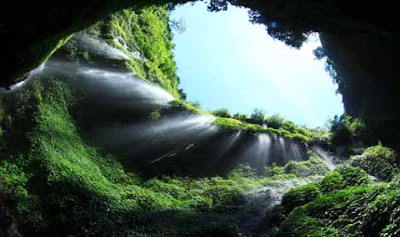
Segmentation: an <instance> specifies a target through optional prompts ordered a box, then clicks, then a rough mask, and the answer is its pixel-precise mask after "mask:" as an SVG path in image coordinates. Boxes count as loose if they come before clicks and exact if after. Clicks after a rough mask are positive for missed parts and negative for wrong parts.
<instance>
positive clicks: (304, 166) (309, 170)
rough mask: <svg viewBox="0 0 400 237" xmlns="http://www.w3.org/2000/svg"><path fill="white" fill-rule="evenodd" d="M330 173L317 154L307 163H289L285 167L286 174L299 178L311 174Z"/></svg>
mask: <svg viewBox="0 0 400 237" xmlns="http://www.w3.org/2000/svg"><path fill="white" fill-rule="evenodd" d="M328 171H329V168H328V166H327V165H326V164H325V163H324V162H323V161H322V160H321V158H320V157H318V156H317V155H315V154H312V155H311V156H310V158H309V159H308V160H306V161H302V162H296V161H293V160H291V161H289V162H288V163H287V164H286V165H285V172H287V173H294V174H296V175H297V176H299V177H307V176H310V175H311V174H318V175H325V174H326V172H328Z"/></svg>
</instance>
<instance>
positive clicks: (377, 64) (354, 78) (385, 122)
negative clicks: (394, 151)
mask: <svg viewBox="0 0 400 237" xmlns="http://www.w3.org/2000/svg"><path fill="white" fill-rule="evenodd" d="M396 39H397V37H395V36H383V35H379V34H371V33H366V32H350V33H349V32H346V33H338V34H333V33H325V34H322V37H321V41H322V44H323V47H324V50H325V51H326V53H327V55H328V56H329V58H331V59H332V60H333V61H334V62H335V65H337V67H338V68H339V70H340V74H341V75H340V76H341V79H340V80H342V85H341V86H340V88H339V89H340V92H341V93H342V94H343V100H344V101H343V102H344V105H345V110H346V112H347V113H349V114H350V115H352V116H356V117H361V118H363V119H364V120H365V121H366V123H367V124H368V125H369V127H370V128H371V129H372V131H373V132H374V135H375V137H376V138H378V139H382V140H384V141H386V142H389V143H392V144H393V143H396V142H397V141H398V140H399V139H400V137H399V134H397V130H398V129H399V128H400V121H399V118H400V111H399V110H398V103H399V101H400V94H399V93H398V91H399V90H400V84H399V83H398V77H399V76H398V72H397V67H396V65H397V62H398V59H397V55H399V53H400V51H399V46H398V44H397V43H396Z"/></svg>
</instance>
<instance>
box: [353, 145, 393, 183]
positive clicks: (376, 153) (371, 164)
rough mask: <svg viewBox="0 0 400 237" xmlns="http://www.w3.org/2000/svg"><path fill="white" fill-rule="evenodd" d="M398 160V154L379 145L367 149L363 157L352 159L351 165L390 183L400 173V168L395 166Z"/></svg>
mask: <svg viewBox="0 0 400 237" xmlns="http://www.w3.org/2000/svg"><path fill="white" fill-rule="evenodd" d="M396 160H397V155H396V153H395V152H394V151H393V150H392V149H390V148H388V147H384V146H382V143H379V144H378V145H376V146H372V147H369V148H367V149H366V150H365V151H364V152H363V154H362V155H358V156H354V157H352V158H351V164H352V165H354V166H358V167H361V168H362V169H364V170H365V171H367V172H368V173H369V174H371V175H373V176H376V177H377V178H379V179H382V180H386V181H389V180H391V179H392V178H393V177H394V176H395V175H396V174H398V173H399V168H398V167H397V166H396V165H395V163H396Z"/></svg>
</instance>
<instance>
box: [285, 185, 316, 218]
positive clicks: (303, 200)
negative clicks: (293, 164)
mask: <svg viewBox="0 0 400 237" xmlns="http://www.w3.org/2000/svg"><path fill="white" fill-rule="evenodd" d="M319 194H320V192H319V187H318V185H316V184H315V183H311V184H307V185H303V186H300V187H295V188H292V189H291V190H290V191H289V192H287V193H285V195H283V199H282V205H283V206H284V208H285V211H286V212H287V213H290V212H291V211H292V210H293V209H294V208H295V207H298V206H301V205H304V204H307V203H309V202H311V201H314V200H316V199H317V197H318V196H319Z"/></svg>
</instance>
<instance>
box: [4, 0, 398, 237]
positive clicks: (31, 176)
mask: <svg viewBox="0 0 400 237" xmlns="http://www.w3.org/2000/svg"><path fill="white" fill-rule="evenodd" d="M184 2H186V1H185V0H182V1H181V0H176V1H174V3H173V4H169V5H165V4H163V3H165V1H162V0H154V1H129V0H128V1H118V2H116V1H109V0H93V1H91V0H88V1H84V2H82V1H78V0H70V1H59V2H54V3H53V4H52V5H48V4H45V3H36V4H37V7H38V8H39V10H38V11H33V9H28V8H27V7H26V6H25V5H24V6H17V7H16V9H18V10H20V8H22V9H21V11H19V13H21V14H22V15H24V17H25V19H29V21H26V22H25V24H22V25H19V23H17V22H15V25H16V26H18V27H14V26H12V27H10V25H8V24H7V23H8V22H10V21H12V19H13V18H10V19H11V20H8V21H6V24H3V23H2V21H0V34H2V35H3V34H4V35H5V36H7V37H1V40H3V39H5V40H6V44H0V46H1V47H6V49H5V50H4V53H3V54H1V55H0V57H4V58H7V59H9V60H7V61H5V62H6V63H5V66H4V70H2V71H1V72H2V73H4V75H6V76H4V77H3V74H2V77H1V83H2V85H6V86H10V85H11V84H13V85H12V86H11V90H8V91H4V90H3V91H1V94H0V235H2V236H3V235H5V236H10V237H11V236H88V237H89V236H154V237H158V236H171V237H182V236H199V237H202V236H204V237H205V236H207V237H209V236H211V237H212V236H216V237H217V236H218V237H222V236H227V237H236V236H247V237H254V236H268V237H287V236H300V237H306V236H310V235H315V236H348V235H351V236H397V235H398V233H399V229H398V226H399V218H398V216H399V215H398V214H399V213H398V204H399V202H400V201H399V200H400V192H399V184H398V181H399V175H400V162H399V161H400V158H399V153H398V150H396V149H394V147H391V146H389V145H387V144H389V143H388V141H389V142H390V141H391V142H393V143H395V142H397V141H398V139H397V137H396V136H392V134H396V133H397V132H398V129H397V128H396V126H395V125H396V124H398V122H399V121H400V120H399V119H398V117H397V116H396V115H397V114H398V111H397V107H396V106H394V105H393V104H396V103H395V102H393V104H389V103H388V102H390V101H397V100H396V98H397V96H396V93H394V92H396V89H397V88H398V87H397V86H396V83H395V82H393V80H392V79H393V78H396V76H393V75H397V74H393V70H395V69H394V68H395V67H393V65H396V64H395V61H394V60H393V58H394V57H395V56H396V55H397V54H396V53H397V52H398V46H397V44H396V43H394V42H397V39H398V34H397V31H396V29H395V28H394V27H393V26H392V25H391V24H386V23H387V22H389V21H386V20H387V19H388V17H384V18H378V17H377V14H376V12H378V11H379V10H380V9H382V7H383V8H384V9H385V10H387V11H385V12H390V9H387V8H388V7H387V5H384V4H380V5H376V4H375V3H373V4H372V5H371V3H368V2H365V3H364V5H363V7H364V8H363V9H364V11H358V10H360V9H359V6H358V5H359V4H358V3H356V4H354V5H357V6H356V7H354V6H353V4H350V3H348V1H340V0H339V1H336V0H335V1H334V0H327V1H298V0H288V1H252V0H233V1H229V2H230V3H232V4H233V5H245V6H246V7H250V8H252V9H253V11H251V13H250V19H251V21H252V22H257V23H263V24H266V25H267V26H268V28H267V32H268V34H269V35H270V36H272V37H273V38H274V39H278V40H280V41H283V42H284V43H285V44H288V45H291V46H293V47H295V48H299V47H300V46H301V45H302V44H303V43H304V40H306V39H307V38H309V37H310V36H312V32H320V33H321V34H320V37H321V43H322V48H321V49H320V50H319V51H317V54H316V55H317V56H318V58H322V57H323V56H327V57H328V60H327V61H326V62H327V67H328V70H329V71H330V73H331V76H333V79H334V81H335V82H336V83H337V85H338V87H339V88H338V89H339V91H340V92H341V93H342V95H343V102H344V105H345V107H346V112H347V113H350V114H351V115H362V116H363V117H362V118H356V117H353V118H352V117H351V116H347V115H346V116H340V117H335V118H334V119H333V120H331V121H330V123H331V127H330V130H329V131H328V130H325V129H320V128H307V127H305V126H298V124H295V123H293V122H291V121H289V120H286V119H283V118H282V117H280V116H271V117H268V116H267V117H265V116H264V114H263V113H262V111H261V110H259V111H257V113H255V115H256V116H250V117H248V116H245V115H244V114H242V115H243V116H242V115H241V114H239V115H238V116H228V115H227V114H228V113H227V112H229V111H226V110H225V111H224V110H221V111H219V112H218V113H215V111H213V112H209V111H207V110H208V108H207V109H202V108H199V107H198V106H197V105H196V104H195V103H190V102H188V101H187V100H185V99H184V93H183V92H185V90H184V91H180V90H179V89H180V87H179V77H178V76H179V75H178V73H179V71H176V66H177V65H178V67H179V62H178V64H176V63H175V61H174V57H173V42H172V40H174V38H173V36H172V34H171V31H170V27H171V19H169V13H170V10H171V9H172V8H173V6H176V5H175V4H177V3H184ZM16 3H18V4H17V5H21V4H20V3H19V2H16ZM196 4H197V3H196ZM77 6H79V7H77ZM12 7H13V6H12ZM132 7H133V8H132ZM230 7H231V6H230V5H229V4H227V1H225V0H212V1H211V2H210V4H209V5H208V10H211V11H218V10H228V11H227V12H225V13H226V14H229V11H230V9H229V8H230ZM25 8H26V9H25ZM227 8H228V9H227ZM393 9H395V8H393ZM176 10H179V8H178V7H177V8H176ZM10 12H12V11H10ZM110 14H111V15H110ZM218 14H219V15H218ZM221 14H222V15H223V14H224V12H222V13H217V14H216V16H222V15H221ZM15 15H16V16H17V17H20V14H15ZM3 16H4V15H3V14H0V18H1V20H2V19H3ZM35 16H37V17H35ZM191 16H194V14H191ZM267 17H268V18H267ZM246 19H247V18H246ZM232 21H233V20H232ZM246 22H247V21H246ZM212 23H214V24H215V25H217V23H215V22H212ZM242 23H243V22H242ZM242 23H238V24H242ZM173 24H178V25H175V26H178V30H179V24H180V22H179V18H178V21H175V22H173ZM210 24H211V23H210ZM188 27H189V26H188ZM210 28H212V27H211V26H210ZM181 30H183V29H181ZM262 30H263V32H264V33H263V36H262V38H264V36H266V34H265V29H262ZM72 34H73V35H72ZM241 34H245V33H241ZM249 35H250V33H249ZM178 36H179V35H178ZM181 36H184V32H183V33H182V34H181ZM257 38H258V37H257ZM260 38H261V37H260ZM200 39H201V38H200ZM229 40H231V41H232V42H233V43H235V40H236V38H235V39H232V37H231V39H229ZM204 41H206V40H204ZM225 41H226V40H225ZM213 42H215V41H213ZM249 42H251V41H250V40H249V39H246V43H249ZM237 44H238V43H236V45H237ZM254 45H255V46H257V45H256V44H254ZM305 45H306V46H307V44H305ZM12 46H15V47H12ZM282 46H283V44H282ZM177 47H179V45H178V44H177ZM285 47H286V46H285ZM217 48H221V47H217ZM237 48H239V47H233V49H232V50H230V51H235V50H236V49H237ZM286 49H288V48H286ZM176 50H179V49H178V48H176ZM11 51H12V53H11V54H10V52H11ZM238 51H239V50H238ZM244 51H250V52H251V51H252V50H246V49H244ZM254 51H257V50H254ZM259 51H261V50H259ZM311 51H312V49H310V52H311ZM175 52H176V53H177V54H179V53H178V52H177V51H175ZM294 52H302V51H294ZM257 53H258V52H257ZM263 54H267V53H263ZM231 57H232V56H231ZM178 58H179V56H178ZM240 58H243V56H242V57H240ZM253 58H254V57H248V58H247V60H248V61H251V62H252V64H255V63H256V62H254V61H252V59H253ZM274 58H275V59H276V58H277V57H276V56H275V57H274ZM285 59H287V58H285ZM178 60H179V59H178ZM312 60H314V59H312ZM183 61H185V60H183ZM275 61H280V60H275ZM287 61H290V60H288V59H287ZM303 61H305V60H303ZM197 64H199V63H197ZM230 64H232V63H230ZM238 64H239V66H240V65H241V63H238ZM239 66H237V67H239ZM35 67H37V68H36V69H34V70H31V69H33V68H35ZM204 67H206V66H203V67H202V68H204ZM275 67H278V66H275ZM320 69H321V70H322V69H323V68H322V66H321V68H320ZM333 69H335V70H333ZM385 69H388V70H385ZM229 70H230V71H232V72H234V71H233V70H232V68H229ZM281 70H282V69H281ZM29 71H30V72H29ZM323 73H325V72H323ZM200 74H201V73H200ZM235 74H236V73H235ZM246 74H247V73H246ZM325 74H326V73H325ZM9 75H13V76H10V77H9ZM247 76H248V75H242V77H247ZM222 77H223V76H221V78H222ZM22 78H27V80H25V81H24V82H19V83H18V84H14V83H15V82H17V81H20V80H21V79H22ZM181 79H182V80H184V78H183V76H182V78H181ZM324 81H325V82H329V83H330V81H331V80H330V79H326V80H324ZM235 84H236V83H235ZM257 85H258V84H257ZM211 86H212V85H211V84H210V83H207V85H206V86H205V87H206V88H207V87H208V88H207V89H209V90H211V89H210V87H211ZM202 87H203V86H202ZM225 87H226V85H223V87H222V89H220V90H223V89H225ZM242 87H243V86H242ZM286 87H287V86H286ZM297 87H299V85H297V84H296V88H295V89H297ZM260 88H261V86H260ZM184 89H185V88H184ZM284 89H285V90H289V89H288V88H284ZM292 89H293V88H292ZM187 90H188V91H187V92H188V96H191V94H192V93H191V92H189V89H188V88H187ZM250 90H253V89H250ZM331 92H332V93H333V90H332V91H331ZM202 94H204V93H202ZM235 94H238V93H235ZM254 94H255V93H254ZM246 97H248V96H246ZM296 97H298V98H299V97H301V95H297V94H296ZM189 100H190V98H189ZM199 100H201V99H199ZM200 102H202V101H200ZM382 104H383V105H384V106H381V105H382ZM222 106H223V107H225V106H224V104H222ZM210 110H214V108H210ZM266 110H267V112H268V113H275V111H271V108H270V107H267V108H266ZM231 112H232V113H234V112H237V111H231ZM242 113H246V111H245V112H242ZM285 115H286V114H285ZM291 120H293V121H294V122H296V120H297V119H291ZM368 120H369V121H368ZM364 122H369V123H364ZM371 124H373V125H374V124H375V125H376V127H375V130H369V128H370V125H371ZM379 126H380V127H379ZM381 128H382V129H381ZM385 128H386V129H385ZM376 129H377V130H376ZM381 130H382V132H381V133H376V132H375V131H381ZM382 134H386V137H385V136H381V135H382ZM371 135H373V136H371ZM381 137H382V138H385V140H382V142H380V141H379V140H378V139H379V138H381Z"/></svg>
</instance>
